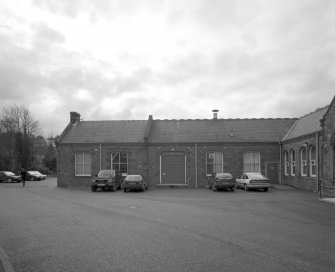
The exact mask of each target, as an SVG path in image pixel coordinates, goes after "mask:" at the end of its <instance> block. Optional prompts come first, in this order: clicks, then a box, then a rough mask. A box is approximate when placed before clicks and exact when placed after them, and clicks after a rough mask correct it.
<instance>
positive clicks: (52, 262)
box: [0, 178, 335, 272]
mask: <svg viewBox="0 0 335 272" xmlns="http://www.w3.org/2000/svg"><path fill="white" fill-rule="evenodd" d="M330 203H333V204H334V202H332V201H330V202H328V203H326V202H323V201H319V199H318V195H317V194H316V193H312V192H306V191H301V190H297V189H295V188H292V187H290V186H287V185H273V186H272V187H271V188H270V190H269V191H268V192H267V193H265V192H260V191H248V192H245V191H243V190H235V192H229V191H220V192H212V191H211V190H208V189H205V188H199V189H188V188H166V189H150V190H148V191H146V192H143V193H142V192H129V193H124V192H122V191H117V192H115V193H113V192H96V193H92V192H90V190H89V188H57V187H56V181H55V179H52V178H49V179H48V180H47V181H40V182H36V181H31V182H27V185H26V187H22V185H21V184H14V183H12V184H0V260H1V261H0V272H13V271H24V272H30V271H33V272H39V271H47V272H53V271H70V272H71V271H118V272H119V271H192V272H194V271H248V272H249V271H257V272H258V271H285V272H286V271H310V272H312V271H313V272H314V271H325V272H326V271H327V272H328V271H333V268H334V266H335V259H334V258H333V252H335V243H334V242H333V241H334V240H333V237H334V229H335V213H334V208H335V206H334V205H331V204H330Z"/></svg>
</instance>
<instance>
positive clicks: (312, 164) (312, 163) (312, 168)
mask: <svg viewBox="0 0 335 272" xmlns="http://www.w3.org/2000/svg"><path fill="white" fill-rule="evenodd" d="M316 167H317V165H316V150H315V146H311V147H310V149H309V175H310V176H311V177H316Z"/></svg>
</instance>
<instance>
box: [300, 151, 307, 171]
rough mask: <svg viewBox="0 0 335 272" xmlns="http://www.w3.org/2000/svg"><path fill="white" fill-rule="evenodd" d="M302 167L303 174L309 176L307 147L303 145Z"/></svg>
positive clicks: (301, 152)
mask: <svg viewBox="0 0 335 272" xmlns="http://www.w3.org/2000/svg"><path fill="white" fill-rule="evenodd" d="M300 169H301V176H304V177H305V176H307V149H306V147H302V148H301V149H300Z"/></svg>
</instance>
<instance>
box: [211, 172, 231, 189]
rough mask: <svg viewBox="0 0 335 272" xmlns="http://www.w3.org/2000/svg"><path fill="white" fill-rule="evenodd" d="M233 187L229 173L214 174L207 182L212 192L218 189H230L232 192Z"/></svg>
mask: <svg viewBox="0 0 335 272" xmlns="http://www.w3.org/2000/svg"><path fill="white" fill-rule="evenodd" d="M235 186H236V182H235V179H234V178H233V176H232V174H230V173H214V174H212V176H211V177H210V179H209V181H208V187H209V189H212V190H213V191H216V190H218V189H230V190H231V191H234V189H235Z"/></svg>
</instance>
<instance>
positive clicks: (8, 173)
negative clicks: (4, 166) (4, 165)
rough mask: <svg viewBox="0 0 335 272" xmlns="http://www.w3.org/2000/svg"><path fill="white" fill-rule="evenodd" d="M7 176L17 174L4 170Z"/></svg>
mask: <svg viewBox="0 0 335 272" xmlns="http://www.w3.org/2000/svg"><path fill="white" fill-rule="evenodd" d="M4 173H5V174H6V175H7V176H15V174H14V173H12V172H7V171H6V172H4Z"/></svg>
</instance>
